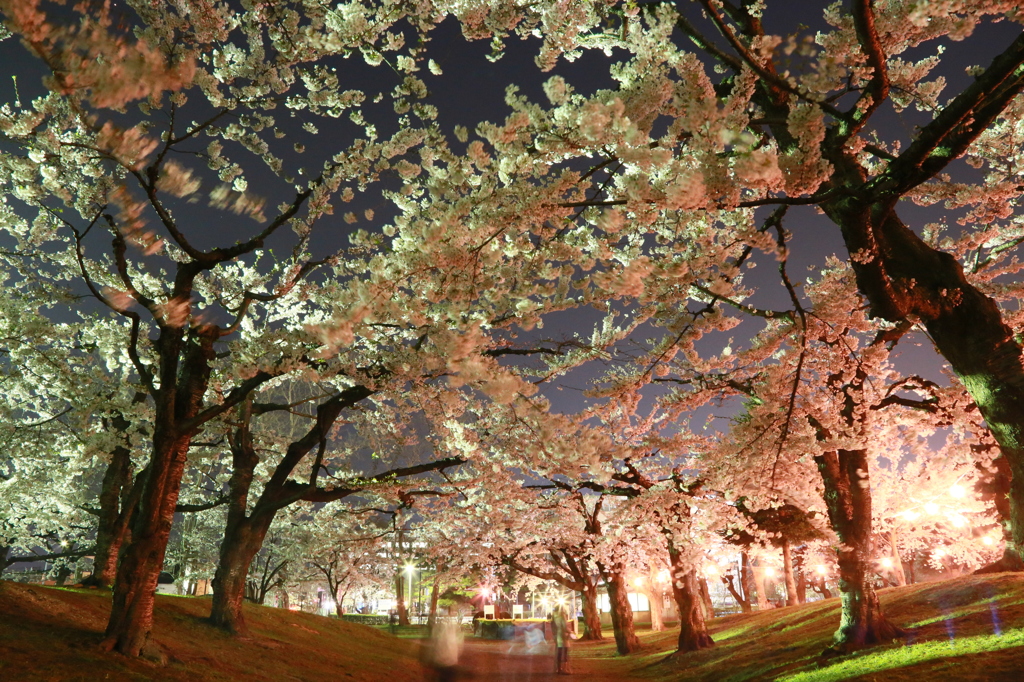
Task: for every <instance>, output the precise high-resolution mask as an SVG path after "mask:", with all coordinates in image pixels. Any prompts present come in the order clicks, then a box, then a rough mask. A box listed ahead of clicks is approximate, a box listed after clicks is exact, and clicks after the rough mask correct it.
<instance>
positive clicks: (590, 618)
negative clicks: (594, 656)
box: [580, 585, 604, 642]
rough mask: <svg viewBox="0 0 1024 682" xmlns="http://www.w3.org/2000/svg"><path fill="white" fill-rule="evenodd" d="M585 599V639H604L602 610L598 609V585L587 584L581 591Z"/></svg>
mask: <svg viewBox="0 0 1024 682" xmlns="http://www.w3.org/2000/svg"><path fill="white" fill-rule="evenodd" d="M580 598H581V600H582V601H583V639H585V640H588V641H591V642H598V641H601V640H603V639H604V634H603V633H602V632H601V629H602V628H601V612H600V611H599V610H598V609H597V586H596V585H587V586H586V587H584V588H583V590H581V591H580Z"/></svg>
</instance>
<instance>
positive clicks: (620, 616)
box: [601, 566, 640, 655]
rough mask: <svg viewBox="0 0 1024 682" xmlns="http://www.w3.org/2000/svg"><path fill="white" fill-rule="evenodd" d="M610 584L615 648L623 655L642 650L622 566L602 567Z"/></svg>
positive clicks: (607, 583) (603, 573) (609, 593)
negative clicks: (634, 625)
mask: <svg viewBox="0 0 1024 682" xmlns="http://www.w3.org/2000/svg"><path fill="white" fill-rule="evenodd" d="M601 573H602V575H603V576H604V580H605V584H606V585H607V586H608V602H609V604H610V606H611V612H612V613H611V615H612V628H614V630H615V648H616V650H618V652H619V653H620V654H622V655H626V654H631V653H633V652H634V651H639V650H640V638H639V637H637V636H636V631H635V630H634V627H633V608H632V607H631V606H630V605H629V593H628V588H627V586H626V579H625V577H624V576H623V575H622V569H621V567H618V566H617V567H614V568H612V569H611V570H605V569H604V568H602V569H601Z"/></svg>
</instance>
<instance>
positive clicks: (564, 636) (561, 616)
mask: <svg viewBox="0 0 1024 682" xmlns="http://www.w3.org/2000/svg"><path fill="white" fill-rule="evenodd" d="M551 630H552V634H553V635H554V640H555V672H556V673H558V674H559V675H569V674H570V670H569V639H570V637H569V623H568V622H566V619H565V611H564V610H562V609H561V608H557V609H555V610H554V611H552V613H551Z"/></svg>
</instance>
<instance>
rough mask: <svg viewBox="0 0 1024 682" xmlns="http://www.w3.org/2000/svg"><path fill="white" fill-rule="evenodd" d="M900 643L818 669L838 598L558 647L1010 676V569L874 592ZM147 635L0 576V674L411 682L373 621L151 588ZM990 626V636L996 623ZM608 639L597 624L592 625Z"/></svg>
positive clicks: (830, 670) (657, 667)
mask: <svg viewBox="0 0 1024 682" xmlns="http://www.w3.org/2000/svg"><path fill="white" fill-rule="evenodd" d="M880 596H881V599H882V603H883V606H884V608H885V610H886V613H887V614H888V615H889V617H890V618H891V619H892V620H893V621H894V622H895V623H897V624H898V625H900V626H902V627H905V628H910V629H911V634H910V636H909V637H908V639H907V641H906V643H904V642H899V643H894V644H891V645H885V646H880V647H873V648H871V649H868V650H865V651H863V652H861V653H859V654H856V655H854V656H851V657H847V658H845V659H840V660H838V661H833V662H832V663H831V664H830V665H828V666H825V667H822V668H818V667H817V655H818V654H819V653H820V652H821V650H822V649H823V648H824V647H825V646H826V645H827V644H828V643H829V641H830V639H831V636H832V632H833V631H834V630H835V628H836V626H837V625H838V622H839V614H838V608H839V604H838V600H836V599H832V600H829V601H826V602H817V603H814V604H807V605H804V606H796V607H790V608H786V609H780V610H774V611H767V612H764V613H754V614H751V615H736V616H729V617H726V618H718V619H715V620H714V621H712V622H711V629H712V633H713V635H714V637H715V641H716V642H717V644H716V646H715V647H714V648H712V649H710V650H707V651H702V652H697V653H693V654H687V655H686V656H681V657H678V658H675V659H670V660H667V661H666V653H669V652H671V650H672V649H673V648H674V643H675V638H676V633H677V631H673V630H670V631H667V632H643V633H641V638H642V639H643V640H644V645H645V648H644V650H643V651H641V652H640V653H639V654H637V655H635V656H630V657H625V658H623V657H619V656H617V655H616V654H615V645H614V642H613V641H611V640H610V639H609V640H606V641H605V642H603V643H598V644H590V643H584V642H580V643H579V644H578V645H577V646H576V647H574V650H573V653H572V656H573V658H574V659H575V660H576V661H577V662H578V670H580V671H581V672H583V671H584V670H585V671H587V673H588V674H589V676H592V677H594V678H595V679H598V678H599V679H616V680H644V681H646V682H668V681H669V680H672V681H673V682H675V681H677V680H678V681H680V682H697V681H701V682H739V681H741V680H775V679H779V680H785V681H786V682H809V681H813V682H828V681H830V680H848V679H860V680H872V681H874V680H898V681H907V682H910V681H913V682H920V681H921V680H926V682H946V681H950V682H951V681H954V680H955V681H957V682H959V681H961V680H986V681H988V682H992V681H995V682H998V681H999V680H1022V679H1024V575H1014V574H1002V575H995V576H984V577H965V578H957V579H955V580H949V581H945V582H941V583H928V584H924V585H913V586H910V587H906V588H893V589H888V590H882V591H881V592H880ZM157 605H158V606H157V617H156V627H155V629H154V632H155V636H156V639H157V640H158V641H159V642H160V643H161V644H162V645H163V646H165V647H166V648H167V649H168V650H169V652H170V654H171V655H172V656H173V657H174V659H175V660H172V662H171V664H170V665H169V666H168V667H164V668H160V667H156V666H155V665H154V664H151V663H148V662H146V661H130V660H128V659H125V658H123V657H121V656H118V655H116V654H105V653H101V652H100V651H99V650H98V648H97V646H96V644H97V643H98V642H99V640H100V633H101V631H102V628H103V625H104V622H105V619H106V615H107V609H108V608H109V597H106V596H104V595H100V594H97V593H95V592H89V591H81V590H60V589H55V588H44V587H37V586H27V585H20V584H17V583H7V582H0V680H4V682H6V681H7V680H11V681H12V682H14V681H20V680H29V679H31V680H54V681H60V682H70V681H72V680H105V679H109V680H204V681H205V680H210V681H215V680H260V681H262V680H275V681H276V680H282V681H290V680H309V681H314V680H331V681H334V680H353V681H364V682H370V681H377V680H385V681H386V682H405V681H406V680H409V681H412V680H420V679H422V670H421V668H420V666H419V664H418V663H417V661H416V644H415V643H414V642H412V641H410V640H409V639H398V638H394V637H391V636H389V635H387V634H384V633H382V632H380V631H378V630H375V629H373V628H369V627H365V626H361V625H355V624H349V623H344V622H340V621H337V620H333V619H327V618H320V617H318V616H311V615H307V614H302V613H296V612H291V611H282V610H278V609H271V608H265V607H256V606H251V607H248V608H247V612H246V613H247V619H248V622H249V624H250V627H251V628H252V631H253V635H254V637H253V639H251V640H248V641H245V640H243V641H239V640H236V639H232V638H230V637H228V636H227V635H224V634H223V633H221V632H219V631H218V630H216V629H214V628H212V627H210V626H208V625H206V623H205V622H204V621H203V618H204V617H205V616H206V614H207V612H208V609H209V601H208V599H201V598H200V599H189V598H176V597H158V601H157ZM997 631H998V632H997ZM606 634H608V635H610V633H606Z"/></svg>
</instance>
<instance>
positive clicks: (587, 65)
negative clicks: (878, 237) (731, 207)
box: [0, 0, 1020, 411]
mask: <svg viewBox="0 0 1024 682" xmlns="http://www.w3.org/2000/svg"><path fill="white" fill-rule="evenodd" d="M826 4H829V3H823V2H814V3H811V2H806V1H803V0H788V1H786V2H781V3H779V2H769V3H768V10H767V12H766V15H765V26H766V29H767V30H768V31H769V32H774V33H779V34H782V35H785V34H788V33H790V32H792V31H793V30H795V29H796V27H797V25H798V24H799V23H801V22H802V23H803V24H806V25H807V26H808V27H809V28H810V29H811V30H814V29H817V28H824V23H823V22H822V21H821V19H820V16H821V8H823V7H824V6H825V5H826ZM693 18H694V19H695V20H699V19H698V16H697V15H696V14H694V15H693ZM705 26H707V24H705ZM1019 31H1020V28H1019V26H1018V25H1016V24H1012V23H1010V22H1002V23H996V24H993V23H991V22H989V23H986V24H984V25H983V26H982V27H980V29H979V30H978V31H977V32H976V34H975V35H974V36H972V37H971V38H969V39H968V40H965V41H963V42H962V43H954V42H951V41H949V40H944V41H943V43H944V44H945V45H946V46H947V53H946V55H945V57H944V60H943V63H942V66H940V67H939V69H938V70H937V71H936V72H934V73H933V77H934V75H936V74H941V75H943V76H945V78H946V79H947V82H948V84H947V88H946V90H945V93H944V94H945V96H946V97H949V96H952V95H953V94H955V93H956V92H958V91H959V90H960V89H961V88H962V87H963V86H965V85H966V84H967V83H968V82H969V81H970V77H969V76H968V75H967V74H966V73H965V72H964V69H965V67H967V66H968V65H972V64H981V65H987V64H988V63H989V61H990V60H991V59H992V57H993V56H994V55H995V54H997V53H999V52H1000V51H1002V50H1003V49H1004V48H1005V46H1006V45H1008V44H1009V43H1010V42H1011V40H1012V39H1013V37H1014V36H1015V35H1016V34H1017V33H1019ZM539 44H540V41H539V40H538V39H529V40H525V41H522V40H519V39H517V38H510V39H509V40H508V41H507V48H506V52H505V55H504V56H503V57H502V58H501V59H500V60H499V61H497V62H495V63H492V62H490V61H488V60H487V59H486V55H487V54H488V53H489V52H490V46H489V44H488V42H487V41H476V42H467V41H466V40H465V39H464V38H463V37H462V36H461V32H460V29H459V27H458V25H457V22H456V21H455V20H453V19H448V20H446V21H445V22H444V23H443V24H442V25H441V26H440V27H439V28H438V29H437V30H435V32H434V33H433V34H432V38H431V43H430V47H429V49H428V56H429V57H432V58H433V59H435V60H436V61H437V62H438V63H439V64H440V66H441V67H442V69H443V70H444V74H443V75H442V76H433V75H431V74H429V73H426V72H425V71H424V72H423V73H421V74H420V75H421V77H422V78H423V79H424V80H425V81H426V83H427V86H428V87H429V89H430V92H431V95H430V98H429V100H428V101H429V102H430V103H432V104H434V105H436V106H437V107H438V108H439V110H440V117H439V121H440V123H441V126H442V128H443V129H444V130H446V131H451V130H452V129H453V128H454V127H455V126H456V125H463V126H466V127H468V128H469V129H470V130H471V131H472V129H473V128H474V127H475V125H476V124H477V123H479V122H480V121H484V120H490V121H500V120H502V119H503V118H504V116H505V115H506V113H507V107H506V106H505V104H504V95H505V88H506V86H507V85H509V84H511V83H515V84H517V85H518V86H519V87H520V89H521V91H522V92H524V93H525V94H527V95H528V96H529V97H530V98H531V99H533V100H536V101H539V102H546V98H545V97H544V95H543V93H542V90H541V84H542V83H543V82H544V80H546V79H547V77H548V76H549V75H550V74H543V73H540V72H539V70H538V69H537V68H536V66H535V65H534V63H533V57H534V55H535V54H536V51H537V49H538V47H539ZM930 51H931V47H930V46H926V47H925V48H924V49H919V50H918V52H919V53H920V54H924V53H926V52H930ZM920 54H919V55H915V54H914V53H913V52H911V53H910V54H909V55H904V58H905V59H909V58H913V57H916V56H920ZM0 59H2V60H3V62H4V63H5V64H7V65H8V69H7V70H8V72H9V73H12V74H13V73H16V74H18V86H19V89H20V94H21V98H22V100H23V101H25V100H26V99H28V97H29V96H30V95H31V94H33V93H38V92H39V91H40V87H41V86H40V84H39V78H40V75H41V71H40V68H39V64H38V63H37V62H35V61H34V60H33V59H32V58H31V57H29V56H28V55H27V53H26V51H25V50H24V49H23V48H22V47H21V46H20V45H19V44H18V43H17V42H16V41H15V40H7V41H4V42H2V43H0ZM610 61H611V60H610V59H609V58H607V57H605V56H604V55H602V54H600V53H597V52H593V51H591V52H588V53H586V54H585V55H584V56H583V57H582V58H581V59H579V60H577V61H576V62H574V63H571V64H570V63H568V62H565V61H564V60H563V61H562V63H560V65H559V66H558V67H557V69H556V72H557V73H559V74H561V75H562V76H564V77H565V78H566V80H567V81H569V82H570V83H571V84H572V85H573V86H574V87H575V88H576V90H577V91H579V92H582V93H590V92H593V91H595V90H597V89H600V88H606V87H611V86H612V85H613V83H612V81H611V79H610V78H609V77H608V75H607V65H608V63H609V62H610ZM338 67H339V73H340V74H343V79H344V80H348V81H351V83H352V84H351V85H350V86H349V87H353V88H361V89H365V90H367V91H368V94H369V95H370V97H371V98H372V94H373V93H374V92H376V91H384V92H387V91H388V90H390V89H391V88H392V87H393V86H394V85H395V83H397V82H398V76H397V74H395V73H394V72H393V71H389V70H387V69H384V68H377V69H370V68H369V67H367V66H366V65H365V64H363V63H362V60H361V59H359V58H354V59H351V60H347V61H346V60H338ZM13 100H14V88H13V82H12V80H11V79H10V78H0V102H9V101H13ZM381 106H382V107H387V106H388V103H387V100H385V102H384V104H382V105H381ZM278 114H279V115H283V114H284V112H283V111H279V112H278ZM368 114H369V115H368V118H371V120H373V115H372V114H373V110H372V108H370V109H369V111H368ZM394 118H395V117H394V114H393V113H390V112H389V111H385V112H383V115H382V116H381V118H380V128H381V136H382V137H384V136H386V135H388V134H390V133H391V132H392V130H391V129H389V127H388V126H389V125H390V126H392V127H393V126H394V123H393V121H394ZM301 119H302V115H301V113H300V114H299V116H298V118H297V119H296V121H295V123H296V124H298V123H301ZM876 119H877V120H878V121H879V124H880V126H881V128H882V131H883V136H884V137H886V138H889V139H897V138H900V139H903V140H904V141H906V140H908V139H909V136H910V135H912V133H913V130H914V127H915V126H916V125H918V124H920V123H921V122H923V121H924V120H926V117H925V116H924V115H923V114H920V113H918V112H915V111H912V110H907V111H905V112H903V113H902V114H896V113H895V112H892V111H891V110H886V111H883V112H880V113H879V114H878V115H877V116H876ZM321 128H322V132H321V134H320V136H319V137H318V138H310V139H309V140H303V141H305V142H306V143H307V147H309V148H310V151H308V152H307V153H306V154H305V155H304V157H302V158H299V157H298V155H294V154H293V155H291V156H290V157H289V158H287V159H286V161H287V163H290V164H296V165H297V164H299V163H300V162H301V163H302V164H304V165H306V166H307V167H309V168H317V167H318V166H319V165H320V163H321V162H322V158H324V157H325V156H326V153H325V152H326V151H330V150H336V149H338V148H340V147H341V146H342V145H343V144H344V142H345V141H346V139H348V137H349V136H350V135H351V134H352V133H353V132H355V128H354V127H353V126H352V125H351V124H349V123H347V122H344V121H342V122H339V124H338V127H337V129H332V130H326V129H324V128H323V126H321ZM471 136H472V134H471ZM293 139H294V140H299V139H300V135H299V134H297V135H295V136H290V137H289V140H288V141H289V142H290V141H292V140H293ZM453 144H457V143H455V142H454V140H453ZM318 152H321V156H320V157H319V158H318V155H317V153H318ZM956 172H958V173H968V172H971V171H970V170H969V169H966V168H965V167H964V166H963V164H960V168H959V169H958V170H957V171H956ZM384 184H385V186H388V185H390V186H392V187H394V181H391V182H389V183H384ZM250 186H251V187H253V188H254V189H256V190H257V191H258V192H263V193H265V194H266V196H267V197H268V202H267V203H268V206H273V205H274V204H276V203H277V202H278V201H279V200H281V199H284V198H286V197H287V196H288V195H289V194H290V190H289V189H288V188H287V187H282V186H281V183H280V182H273V177H272V176H271V175H270V174H269V173H261V172H259V171H254V172H253V173H251V174H250ZM367 207H370V208H374V209H375V211H376V213H377V215H376V217H375V219H374V221H373V223H372V224H370V223H366V222H365V221H360V223H357V224H356V225H355V226H354V227H365V228H367V229H379V228H380V226H381V225H382V224H383V222H384V221H385V220H386V219H387V217H388V216H389V215H392V211H390V210H389V208H388V206H387V205H386V204H385V203H384V201H383V200H382V199H381V198H380V197H379V195H375V194H374V193H373V192H372V191H371V192H370V193H368V195H366V196H364V197H360V198H358V199H357V200H356V202H354V203H353V205H352V208H353V209H355V210H356V212H357V213H361V212H362V210H363V209H364V208H367ZM179 210H180V211H182V212H186V211H190V210H193V209H189V207H188V206H186V205H183V206H182V207H181V208H180V209H179ZM343 210H348V207H346V208H345V209H343ZM341 212H343V211H339V214H340V213H341ZM900 213H901V215H903V216H904V218H905V219H906V220H907V221H908V222H909V223H910V224H911V225H913V226H915V228H918V229H919V228H920V227H921V226H923V225H924V224H925V223H927V222H932V221H937V220H939V219H941V218H942V217H944V215H945V211H944V209H943V208H942V207H941V206H938V207H931V208H927V209H925V208H920V207H915V206H912V205H910V204H909V203H907V205H905V206H902V207H901V208H900ZM182 215H188V214H187V213H182ZM333 220H334V221H335V222H336V223H337V225H333V224H332V225H331V227H330V229H328V230H326V231H323V232H325V233H326V234H327V235H328V236H327V237H325V238H323V240H322V241H320V242H318V243H317V248H318V249H320V250H322V251H324V252H326V251H330V250H333V249H336V248H338V247H340V246H342V245H344V244H345V243H346V236H347V234H349V232H350V230H351V229H352V228H351V227H349V226H347V225H345V224H344V223H343V222H342V221H341V218H340V215H336V216H335V217H334V218H333ZM195 221H196V223H197V226H196V230H195V232H198V233H201V234H202V235H203V237H201V238H199V241H200V244H201V245H203V246H212V245H213V244H215V243H230V242H232V241H234V239H235V238H237V237H236V234H237V233H238V229H239V228H238V227H235V226H236V225H240V227H241V228H243V229H244V230H246V231H249V230H251V229H252V227H254V226H255V224H254V223H251V222H246V221H244V219H240V218H237V217H235V216H233V215H230V214H227V216H226V218H225V219H223V220H221V221H215V222H214V224H210V214H209V211H205V210H204V211H202V212H196V214H195ZM950 222H951V223H952V222H953V221H952V220H951V221H950ZM786 228H787V229H788V230H790V231H791V232H792V233H793V235H794V239H793V242H792V245H793V253H792V258H791V273H792V275H793V276H794V277H795V278H797V279H802V278H803V277H804V273H805V272H806V269H807V266H809V265H820V264H821V263H822V262H823V261H824V259H825V258H826V257H827V256H828V255H830V254H833V253H835V254H839V255H840V257H844V258H845V256H846V253H845V249H844V247H843V244H842V241H841V239H840V235H839V232H838V229H837V228H835V227H834V226H833V225H832V224H831V223H830V222H829V221H828V220H827V219H825V218H824V217H823V216H821V215H818V214H817V213H816V211H815V210H814V209H812V208H803V207H798V208H795V209H793V210H791V211H790V214H789V217H788V218H787V222H786ZM290 236H291V233H290V232H286V233H283V234H282V235H281V236H280V237H279V238H275V243H272V244H271V246H278V247H281V246H283V245H284V243H285V242H287V241H288V238H289V237H290ZM0 239H2V237H0ZM758 265H759V267H758V268H756V269H755V270H754V271H753V272H752V274H751V275H749V276H748V281H750V282H754V283H757V284H759V286H758V291H757V293H756V294H755V296H754V298H753V300H752V301H751V302H752V304H754V305H757V306H761V307H769V308H788V307H789V305H790V304H789V301H788V297H787V296H786V293H785V291H784V289H783V288H782V286H781V284H780V283H779V281H778V277H777V274H776V270H775V263H774V260H773V259H770V258H764V257H762V258H760V262H759V263H758ZM596 317H597V316H596V313H594V312H592V311H591V312H583V313H575V314H572V315H560V316H557V317H555V318H554V319H552V320H551V321H550V322H549V323H548V324H547V325H546V328H545V334H548V335H552V336H556V335H558V334H559V333H560V331H563V330H562V329H560V327H562V326H563V325H564V327H565V329H564V331H566V332H568V331H569V330H570V329H579V328H581V327H582V328H585V327H586V325H587V324H589V323H590V322H591V321H592V320H593V319H595V318H596ZM726 336H735V337H737V343H738V342H739V339H740V338H741V337H742V329H737V330H733V331H732V332H729V333H728V334H727V335H726ZM920 341H922V344H921V346H920V347H914V346H912V345H911V344H905V345H906V346H909V347H906V348H904V349H902V350H901V351H900V355H901V358H902V362H903V363H904V365H905V367H906V368H907V369H909V370H911V371H914V372H917V373H921V374H924V375H926V376H929V377H931V378H936V379H938V378H940V376H939V372H940V368H941V366H942V362H941V359H940V358H939V357H938V356H937V355H936V354H935V352H934V351H933V350H932V349H931V348H930V344H928V342H927V340H924V339H922V340H920ZM708 343H709V344H712V345H711V346H709V347H714V346H715V345H717V347H719V348H720V347H722V346H724V344H725V338H721V339H709V341H708ZM583 380H585V377H580V376H576V377H570V378H569V379H567V380H566V381H565V382H564V383H565V384H566V385H568V386H578V384H580V383H582V381H583ZM549 393H550V397H551V398H552V399H553V400H554V401H555V403H556V407H557V408H558V409H560V410H565V411H572V410H575V409H577V408H578V407H579V406H580V405H581V404H582V402H581V398H582V396H580V395H579V393H578V392H577V391H574V390H568V391H561V392H559V391H551V392H549Z"/></svg>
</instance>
